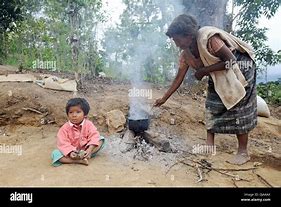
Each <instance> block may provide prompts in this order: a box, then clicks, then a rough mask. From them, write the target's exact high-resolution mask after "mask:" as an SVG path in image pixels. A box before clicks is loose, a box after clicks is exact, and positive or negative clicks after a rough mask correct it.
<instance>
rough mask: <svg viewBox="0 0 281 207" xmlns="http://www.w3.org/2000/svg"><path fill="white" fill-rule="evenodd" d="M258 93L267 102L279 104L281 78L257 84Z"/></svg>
mask: <svg viewBox="0 0 281 207" xmlns="http://www.w3.org/2000/svg"><path fill="white" fill-rule="evenodd" d="M257 91H258V95H259V96H260V97H262V98H263V99H265V100H266V101H267V102H268V103H271V104H276V105H279V106H281V80H279V81H271V82H268V83H266V84H264V83H260V84H258V85H257Z"/></svg>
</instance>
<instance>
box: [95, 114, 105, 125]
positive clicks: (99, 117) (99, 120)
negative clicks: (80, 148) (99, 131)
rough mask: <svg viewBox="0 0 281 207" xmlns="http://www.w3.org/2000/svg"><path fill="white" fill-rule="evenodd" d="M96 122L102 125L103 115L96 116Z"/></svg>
mask: <svg viewBox="0 0 281 207" xmlns="http://www.w3.org/2000/svg"><path fill="white" fill-rule="evenodd" d="M97 123H98V124H99V125H103V123H104V117H103V116H101V115H100V116H97Z"/></svg>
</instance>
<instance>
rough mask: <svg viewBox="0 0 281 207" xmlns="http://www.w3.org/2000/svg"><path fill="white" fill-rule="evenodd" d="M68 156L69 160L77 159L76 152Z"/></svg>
mask: <svg viewBox="0 0 281 207" xmlns="http://www.w3.org/2000/svg"><path fill="white" fill-rule="evenodd" d="M69 156H70V158H71V159H77V157H78V154H77V152H74V151H72V152H70V154H69Z"/></svg>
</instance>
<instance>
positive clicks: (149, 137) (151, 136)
mask: <svg viewBox="0 0 281 207" xmlns="http://www.w3.org/2000/svg"><path fill="white" fill-rule="evenodd" d="M143 136H144V139H145V140H146V141H147V142H148V143H150V144H153V145H154V146H155V147H156V148H157V149H158V150H159V151H162V152H172V148H171V145H170V142H169V140H168V139H166V138H163V136H159V135H158V134H157V133H154V132H152V131H145V132H144V134H143Z"/></svg>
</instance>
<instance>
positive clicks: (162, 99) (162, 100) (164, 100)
mask: <svg viewBox="0 0 281 207" xmlns="http://www.w3.org/2000/svg"><path fill="white" fill-rule="evenodd" d="M166 101H167V99H164V98H159V99H157V100H156V101H155V103H154V104H153V106H156V107H159V106H161V105H163V104H164V103H165V102H166Z"/></svg>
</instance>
